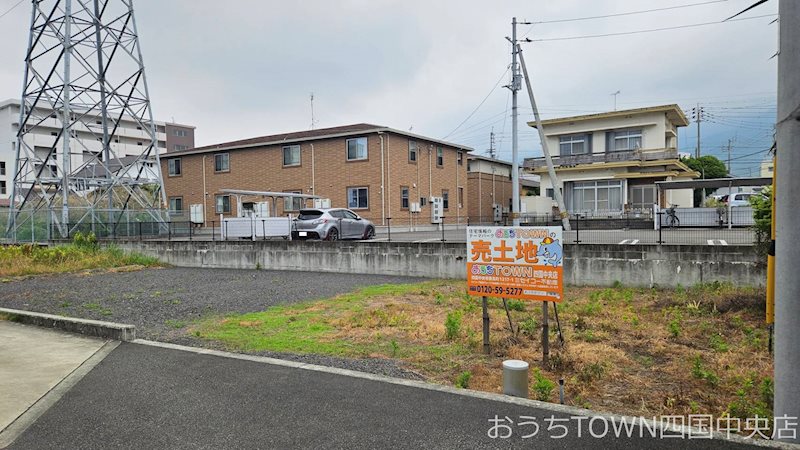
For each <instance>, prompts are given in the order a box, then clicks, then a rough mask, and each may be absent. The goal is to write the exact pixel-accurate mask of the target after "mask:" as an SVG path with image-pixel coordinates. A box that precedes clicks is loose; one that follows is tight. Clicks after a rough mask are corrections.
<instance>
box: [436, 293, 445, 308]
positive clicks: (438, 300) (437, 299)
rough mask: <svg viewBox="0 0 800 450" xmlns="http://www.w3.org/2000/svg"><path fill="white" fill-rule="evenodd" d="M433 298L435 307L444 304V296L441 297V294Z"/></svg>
mask: <svg viewBox="0 0 800 450" xmlns="http://www.w3.org/2000/svg"><path fill="white" fill-rule="evenodd" d="M435 298H436V304H437V305H441V304H442V303H444V295H442V293H441V292H437V293H436V297H435Z"/></svg>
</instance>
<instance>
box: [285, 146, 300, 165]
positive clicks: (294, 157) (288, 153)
mask: <svg viewBox="0 0 800 450" xmlns="http://www.w3.org/2000/svg"><path fill="white" fill-rule="evenodd" d="M283 165H284V166H299V165H300V146H299V145H287V146H286V147H283Z"/></svg>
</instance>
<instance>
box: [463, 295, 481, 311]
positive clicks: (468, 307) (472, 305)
mask: <svg viewBox="0 0 800 450" xmlns="http://www.w3.org/2000/svg"><path fill="white" fill-rule="evenodd" d="M463 309H464V314H472V313H474V312H476V311H477V310H478V302H476V301H475V300H473V299H469V301H467V302H466V304H465V305H464V308H463Z"/></svg>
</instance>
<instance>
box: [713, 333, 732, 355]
mask: <svg viewBox="0 0 800 450" xmlns="http://www.w3.org/2000/svg"><path fill="white" fill-rule="evenodd" d="M708 345H709V346H710V347H711V348H713V349H714V351H715V352H719V353H725V352H727V351H728V343H727V342H725V338H723V337H722V335H721V334H712V335H711V338H710V339H709V340H708Z"/></svg>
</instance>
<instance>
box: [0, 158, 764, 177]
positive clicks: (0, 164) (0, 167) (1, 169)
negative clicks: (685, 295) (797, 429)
mask: <svg viewBox="0 0 800 450" xmlns="http://www.w3.org/2000/svg"><path fill="white" fill-rule="evenodd" d="M770 169H771V167H770ZM5 174H6V162H5V161H0V175H5Z"/></svg>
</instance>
